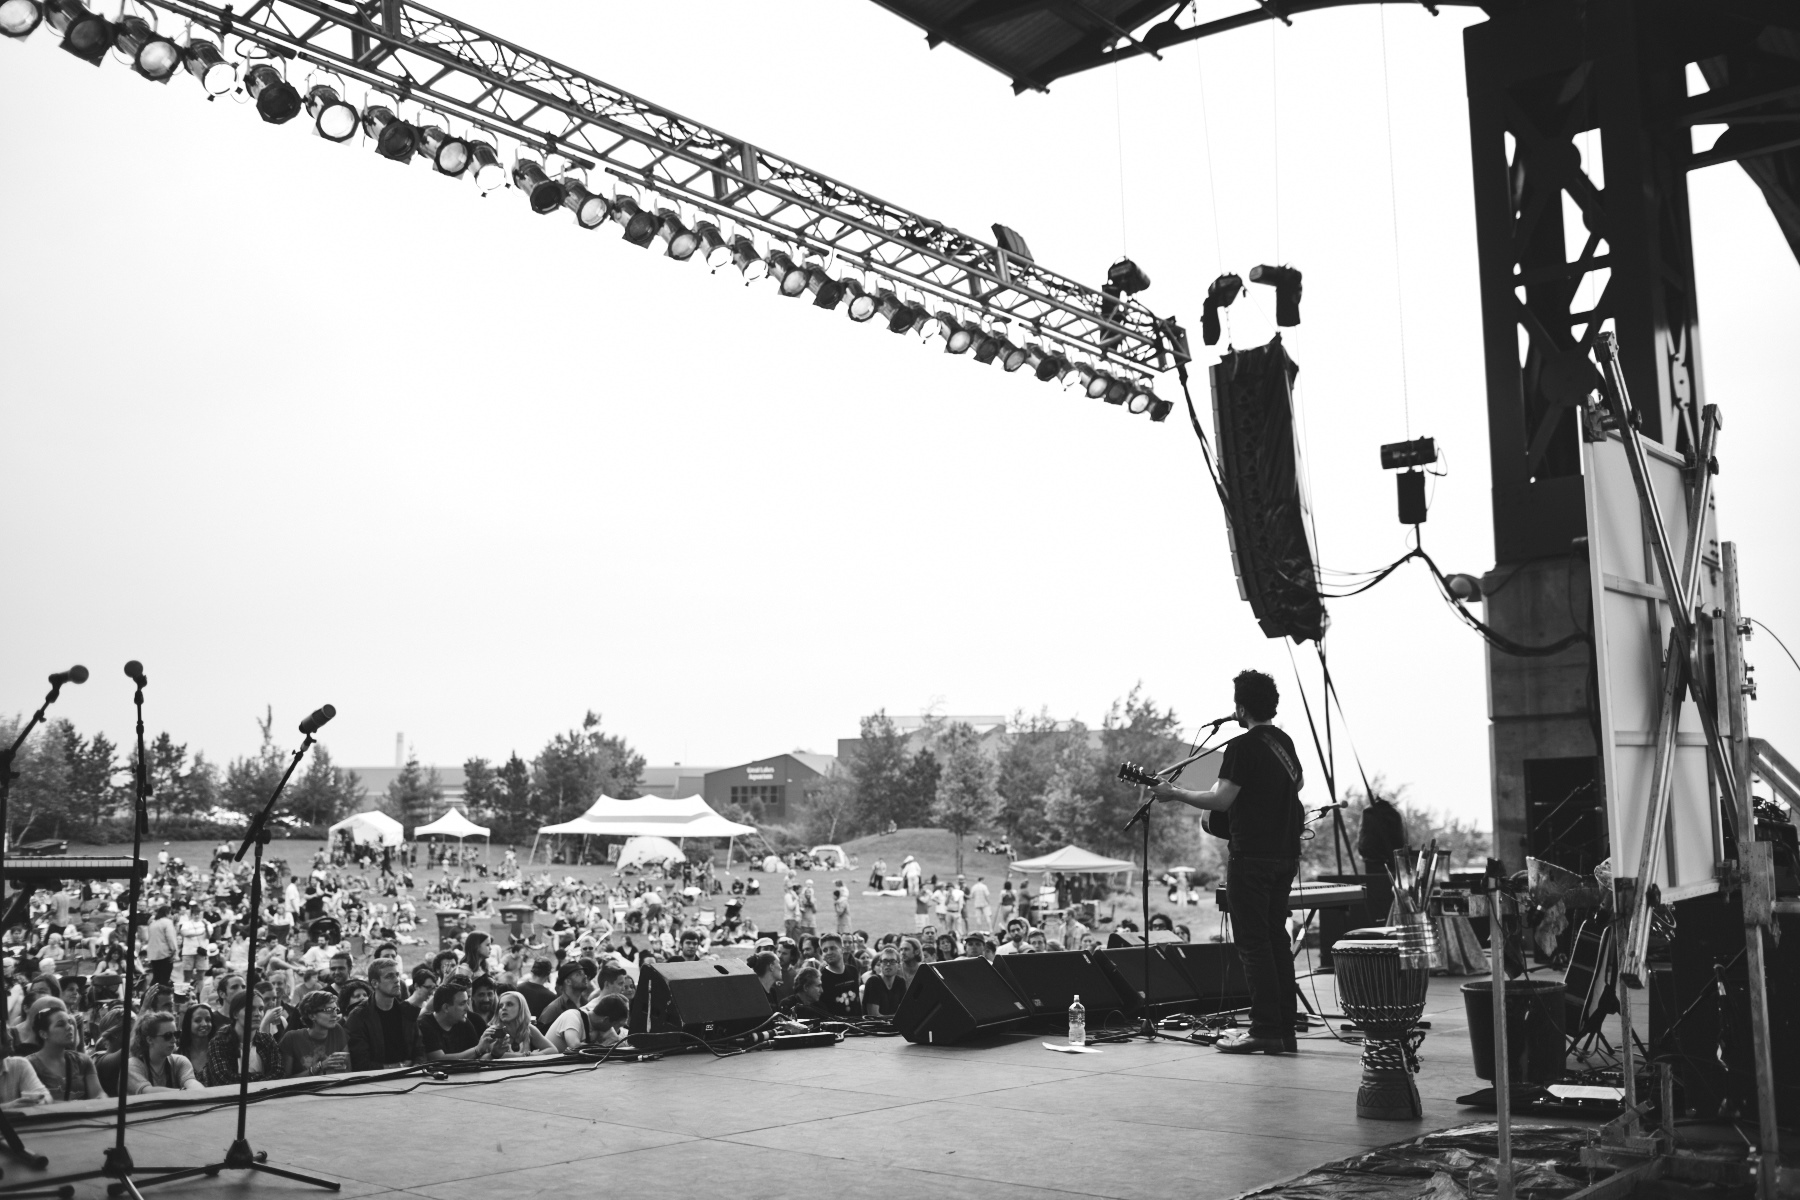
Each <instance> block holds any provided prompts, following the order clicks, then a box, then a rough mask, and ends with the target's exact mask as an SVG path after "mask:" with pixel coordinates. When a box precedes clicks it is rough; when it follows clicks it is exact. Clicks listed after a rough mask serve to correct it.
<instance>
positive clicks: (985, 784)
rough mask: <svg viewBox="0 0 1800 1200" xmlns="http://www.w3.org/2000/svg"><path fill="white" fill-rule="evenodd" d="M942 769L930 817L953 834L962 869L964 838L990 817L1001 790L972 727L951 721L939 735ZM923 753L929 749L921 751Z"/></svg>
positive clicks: (958, 865) (957, 861)
mask: <svg viewBox="0 0 1800 1200" xmlns="http://www.w3.org/2000/svg"><path fill="white" fill-rule="evenodd" d="M938 746H939V748H940V749H942V750H943V752H944V758H943V770H942V772H941V773H940V774H939V776H938V781H937V793H936V796H935V797H934V799H933V801H932V805H931V819H932V820H933V821H934V822H936V824H937V825H938V826H940V827H941V828H944V829H947V830H949V831H950V833H951V835H952V836H953V837H955V838H956V870H957V872H958V873H959V874H960V873H961V872H962V869H963V838H964V837H966V836H968V835H969V834H971V833H973V832H975V830H977V829H980V828H982V827H983V826H985V825H987V824H988V822H990V821H992V820H993V817H994V809H995V807H996V806H997V805H998V804H999V800H1000V794H999V792H998V791H997V790H996V789H995V786H994V763H993V762H992V760H990V759H989V758H988V757H987V755H986V754H984V753H982V748H981V739H980V737H979V736H977V734H976V733H975V728H974V726H972V725H969V724H967V723H965V722H962V721H952V722H951V723H950V724H949V725H948V726H947V727H946V728H945V729H944V732H943V735H942V736H941V737H940V738H939V739H938ZM922 753H929V751H923V752H922Z"/></svg>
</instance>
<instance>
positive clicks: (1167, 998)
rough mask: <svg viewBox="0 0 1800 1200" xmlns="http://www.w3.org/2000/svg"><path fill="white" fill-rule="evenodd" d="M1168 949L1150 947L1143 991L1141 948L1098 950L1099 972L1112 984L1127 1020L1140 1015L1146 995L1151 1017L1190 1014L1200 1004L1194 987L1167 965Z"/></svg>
mask: <svg viewBox="0 0 1800 1200" xmlns="http://www.w3.org/2000/svg"><path fill="white" fill-rule="evenodd" d="M1169 949H1170V948H1169V947H1168V946H1154V945H1153V946H1151V947H1150V955H1149V962H1150V986H1149V988H1148V989H1146V988H1145V987H1144V958H1145V956H1144V948H1143V947H1142V946H1132V947H1127V948H1123V949H1118V950H1101V951H1100V952H1099V953H1098V954H1097V955H1096V957H1097V958H1099V960H1100V965H1101V969H1103V970H1104V971H1105V972H1106V973H1107V975H1108V976H1109V977H1110V978H1111V979H1112V981H1113V987H1114V988H1116V989H1117V990H1118V993H1119V995H1120V996H1121V997H1123V999H1124V1001H1125V1006H1126V1007H1125V1011H1126V1014H1127V1015H1128V1016H1138V1015H1139V1014H1141V1013H1142V1012H1143V1007H1144V1004H1145V993H1146V990H1147V991H1148V1002H1149V1005H1150V1012H1151V1014H1152V1015H1156V1014H1160V1013H1167V1012H1176V1011H1181V1010H1187V1011H1191V1010H1193V1009H1194V1008H1195V1007H1196V1006H1197V1005H1198V1004H1199V1002H1200V997H1199V996H1198V995H1197V994H1196V993H1195V991H1194V985H1193V984H1192V983H1191V982H1189V980H1188V977H1187V976H1186V975H1185V974H1184V973H1183V972H1182V970H1181V968H1180V967H1178V966H1176V965H1175V964H1174V963H1173V962H1171V961H1169V958H1168V952H1169Z"/></svg>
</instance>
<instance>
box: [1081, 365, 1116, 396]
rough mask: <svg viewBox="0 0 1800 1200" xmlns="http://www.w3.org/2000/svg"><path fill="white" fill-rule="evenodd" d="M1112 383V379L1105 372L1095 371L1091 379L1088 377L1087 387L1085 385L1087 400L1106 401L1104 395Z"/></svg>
mask: <svg viewBox="0 0 1800 1200" xmlns="http://www.w3.org/2000/svg"><path fill="white" fill-rule="evenodd" d="M1112 383H1113V379H1112V376H1111V375H1108V374H1107V373H1106V372H1105V371H1095V372H1094V374H1093V375H1092V377H1090V378H1089V379H1088V385H1087V394H1088V399H1089V400H1104V399H1106V393H1107V391H1108V390H1109V389H1111V387H1112Z"/></svg>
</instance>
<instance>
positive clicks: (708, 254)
mask: <svg viewBox="0 0 1800 1200" xmlns="http://www.w3.org/2000/svg"><path fill="white" fill-rule="evenodd" d="M694 233H695V235H696V236H697V237H699V239H700V258H701V261H702V262H704V263H705V264H706V266H707V269H708V270H712V271H716V270H718V269H719V268H720V267H722V266H724V265H725V264H726V263H728V262H730V261H731V244H730V243H729V242H727V241H726V240H725V235H724V234H722V233H720V232H719V227H718V226H717V225H714V224H713V223H712V222H711V221H700V222H698V223H696V224H695V225H694Z"/></svg>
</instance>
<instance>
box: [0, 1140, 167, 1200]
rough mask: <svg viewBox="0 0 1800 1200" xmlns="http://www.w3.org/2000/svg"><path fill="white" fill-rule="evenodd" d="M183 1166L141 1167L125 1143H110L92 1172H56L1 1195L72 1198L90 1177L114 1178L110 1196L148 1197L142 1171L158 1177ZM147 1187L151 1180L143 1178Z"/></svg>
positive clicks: (1, 1191) (11, 1198)
mask: <svg viewBox="0 0 1800 1200" xmlns="http://www.w3.org/2000/svg"><path fill="white" fill-rule="evenodd" d="M177 1170H183V1168H176V1167H140V1166H137V1165H136V1164H134V1163H133V1162H132V1161H131V1151H130V1150H128V1149H126V1148H125V1147H124V1146H108V1147H107V1148H106V1151H105V1154H104V1156H103V1157H102V1160H101V1165H100V1166H99V1167H97V1168H95V1169H94V1170H92V1171H77V1172H75V1173H74V1174H72V1175H54V1176H52V1177H50V1178H49V1179H33V1180H31V1181H29V1182H26V1183H16V1184H14V1185H12V1186H11V1187H8V1188H0V1197H5V1200H14V1198H15V1197H22V1196H56V1197H58V1198H59V1200H71V1197H73V1196H74V1195H75V1185H76V1184H77V1183H80V1182H82V1181H83V1180H87V1179H110V1180H112V1182H111V1183H109V1184H107V1185H106V1194H107V1195H109V1196H130V1197H131V1198H132V1200H144V1194H143V1193H142V1192H140V1191H138V1183H139V1182H140V1181H139V1180H138V1179H136V1178H135V1177H136V1176H137V1175H138V1174H139V1173H140V1172H146V1171H147V1172H152V1173H156V1174H157V1177H158V1178H159V1179H160V1178H167V1177H168V1176H167V1174H165V1173H172V1172H175V1171H177ZM142 1182H143V1183H144V1184H145V1186H148V1185H149V1184H150V1182H152V1181H150V1180H143V1181H142Z"/></svg>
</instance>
